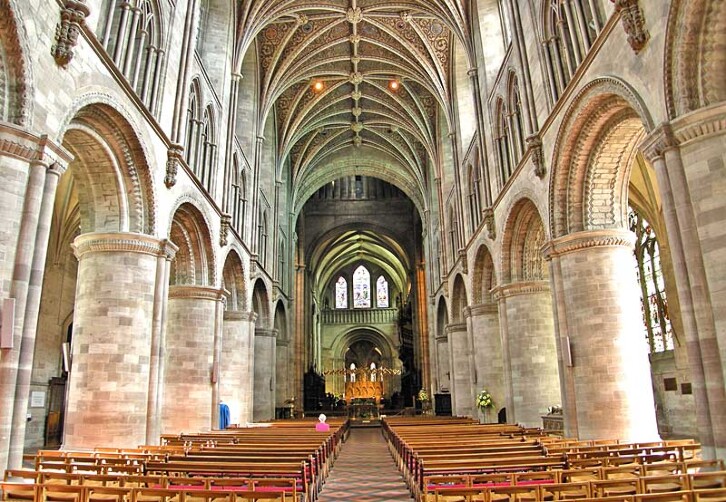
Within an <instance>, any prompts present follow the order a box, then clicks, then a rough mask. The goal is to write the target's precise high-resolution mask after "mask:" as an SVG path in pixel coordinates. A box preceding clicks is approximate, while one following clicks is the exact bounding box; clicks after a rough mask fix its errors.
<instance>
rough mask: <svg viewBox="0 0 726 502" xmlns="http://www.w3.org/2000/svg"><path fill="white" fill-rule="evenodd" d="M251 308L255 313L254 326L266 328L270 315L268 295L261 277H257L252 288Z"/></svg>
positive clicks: (270, 319) (269, 325)
mask: <svg viewBox="0 0 726 502" xmlns="http://www.w3.org/2000/svg"><path fill="white" fill-rule="evenodd" d="M252 310H253V311H254V312H255V314H257V321H256V326H257V327H259V328H268V327H271V324H272V316H271V315H270V295H269V293H268V288H267V284H265V281H264V280H263V279H257V280H256V281H255V285H254V286H253V288H252Z"/></svg>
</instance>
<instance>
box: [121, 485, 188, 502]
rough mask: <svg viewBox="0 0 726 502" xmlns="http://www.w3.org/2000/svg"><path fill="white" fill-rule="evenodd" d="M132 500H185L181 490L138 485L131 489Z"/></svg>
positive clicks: (157, 501) (173, 501)
mask: <svg viewBox="0 0 726 502" xmlns="http://www.w3.org/2000/svg"><path fill="white" fill-rule="evenodd" d="M131 501H132V502H183V498H182V495H181V492H180V491H179V490H170V489H169V488H149V487H137V488H134V489H133V490H132V491H131Z"/></svg>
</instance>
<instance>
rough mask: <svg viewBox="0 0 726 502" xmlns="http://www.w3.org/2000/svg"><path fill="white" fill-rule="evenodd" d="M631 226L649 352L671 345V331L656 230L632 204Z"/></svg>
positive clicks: (662, 349)
mask: <svg viewBox="0 0 726 502" xmlns="http://www.w3.org/2000/svg"><path fill="white" fill-rule="evenodd" d="M628 222H629V224H630V230H631V231H632V232H633V233H635V236H636V241H635V259H636V263H637V265H636V266H637V274H638V281H639V283H640V291H641V295H642V296H641V312H642V313H643V325H644V331H645V336H646V340H647V342H648V347H649V348H650V352H651V353H654V352H663V351H665V350H672V349H673V347H674V336H675V335H674V333H673V326H672V325H671V321H670V317H669V316H668V300H667V298H666V292H665V281H664V279H663V272H662V268H661V262H660V248H659V246H658V238H657V236H656V235H655V230H654V229H653V227H651V226H650V224H649V223H648V221H647V220H646V219H645V218H643V217H642V216H641V215H640V214H639V213H638V212H637V211H636V210H635V209H633V208H632V207H630V208H628Z"/></svg>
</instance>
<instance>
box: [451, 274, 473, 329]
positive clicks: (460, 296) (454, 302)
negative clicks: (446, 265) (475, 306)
mask: <svg viewBox="0 0 726 502" xmlns="http://www.w3.org/2000/svg"><path fill="white" fill-rule="evenodd" d="M467 298H468V296H467V294H466V284H465V282H464V278H463V277H462V275H461V274H456V277H454V286H453V288H452V289H451V322H452V323H454V324H459V323H462V322H464V309H465V308H466V307H467V306H468V305H469V301H468V299H467Z"/></svg>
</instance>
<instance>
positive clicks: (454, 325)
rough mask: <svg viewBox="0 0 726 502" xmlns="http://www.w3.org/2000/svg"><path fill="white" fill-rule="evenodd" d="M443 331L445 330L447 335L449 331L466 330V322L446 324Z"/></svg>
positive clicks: (458, 331)
mask: <svg viewBox="0 0 726 502" xmlns="http://www.w3.org/2000/svg"><path fill="white" fill-rule="evenodd" d="M444 331H446V333H447V335H448V334H451V333H460V332H462V331H466V323H465V322H456V323H451V324H447V325H446V327H445V328H444Z"/></svg>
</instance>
